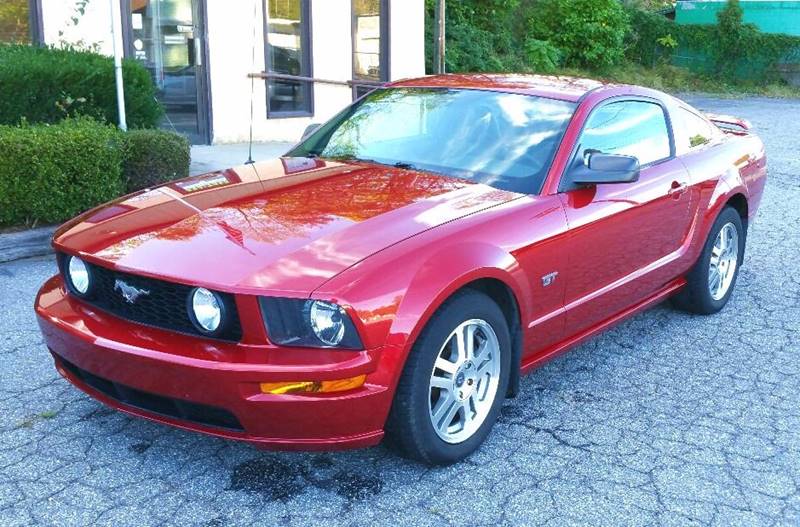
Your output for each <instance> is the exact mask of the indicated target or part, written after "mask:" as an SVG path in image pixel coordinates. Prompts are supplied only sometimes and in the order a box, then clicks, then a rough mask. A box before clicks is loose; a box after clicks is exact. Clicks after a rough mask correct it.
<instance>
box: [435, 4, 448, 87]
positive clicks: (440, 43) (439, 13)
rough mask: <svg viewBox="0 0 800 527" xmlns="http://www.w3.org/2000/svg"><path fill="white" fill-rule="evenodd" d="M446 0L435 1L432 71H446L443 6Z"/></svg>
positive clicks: (444, 6)
mask: <svg viewBox="0 0 800 527" xmlns="http://www.w3.org/2000/svg"><path fill="white" fill-rule="evenodd" d="M445 4H446V0H437V2H436V26H435V27H434V37H435V38H436V50H435V53H434V57H433V69H434V73H446V71H445V70H446V67H445V60H444V58H445V51H446V50H445V48H446V39H445V34H446V32H445V10H446V9H445V8H446V5H445Z"/></svg>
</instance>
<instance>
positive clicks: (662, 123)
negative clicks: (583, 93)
mask: <svg viewBox="0 0 800 527" xmlns="http://www.w3.org/2000/svg"><path fill="white" fill-rule="evenodd" d="M593 152H602V153H604V154H620V155H627V156H634V157H636V158H637V159H638V160H639V164H640V165H642V166H644V165H648V164H650V163H654V162H656V161H660V160H662V159H666V158H668V157H669V156H670V153H671V150H670V142H669V131H668V128H667V120H666V118H665V117H664V110H663V109H662V108H661V106H659V105H658V104H655V103H651V102H645V101H620V102H612V103H610V104H606V105H604V106H601V107H600V108H598V109H597V110H595V111H594V112H593V113H592V115H591V116H590V117H589V120H588V121H587V122H586V125H585V127H584V130H583V134H582V135H581V142H580V148H579V152H578V155H579V158H583V159H584V160H585V159H586V158H587V155H588V154H590V153H593Z"/></svg>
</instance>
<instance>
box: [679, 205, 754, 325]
mask: <svg viewBox="0 0 800 527" xmlns="http://www.w3.org/2000/svg"><path fill="white" fill-rule="evenodd" d="M744 244H745V232H744V227H743V226H742V218H741V217H740V216H739V213H738V212H737V211H736V210H735V209H734V208H733V207H725V208H724V209H723V210H722V212H721V213H720V215H719V216H718V217H717V219H716V221H715V222H714V225H713V226H712V227H711V232H710V233H709V235H708V239H707V240H706V243H705V246H704V247H703V251H702V252H701V253H700V258H698V260H697V263H695V265H694V267H693V268H692V270H691V271H690V272H689V274H688V275H687V277H686V281H687V284H686V287H685V288H684V289H683V290H681V292H680V293H678V294H677V295H676V296H675V297H673V304H675V305H676V306H677V307H679V308H681V309H684V310H686V311H690V312H692V313H699V314H703V315H710V314H713V313H716V312H717V311H719V310H720V309H722V308H723V307H725V304H727V303H728V299H729V298H730V296H731V293H732V292H733V288H734V286H735V285H736V278H737V277H738V275H739V268H740V266H741V263H742V259H743V257H744Z"/></svg>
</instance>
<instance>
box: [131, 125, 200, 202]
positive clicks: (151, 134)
mask: <svg viewBox="0 0 800 527" xmlns="http://www.w3.org/2000/svg"><path fill="white" fill-rule="evenodd" d="M190 161H191V150H190V146H189V140H188V139H186V137H184V136H182V135H178V134H175V133H172V132H167V131H164V130H132V131H130V132H128V133H127V134H126V137H125V166H124V167H123V179H124V181H125V185H126V187H127V190H128V192H134V191H137V190H141V189H143V188H147V187H152V186H155V185H159V184H161V183H165V182H167V181H171V180H174V179H180V178H184V177H187V176H188V175H189V163H190Z"/></svg>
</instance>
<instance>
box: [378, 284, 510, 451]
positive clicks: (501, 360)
mask: <svg viewBox="0 0 800 527" xmlns="http://www.w3.org/2000/svg"><path fill="white" fill-rule="evenodd" d="M510 366H511V338H510V336H509V330H508V323H507V322H506V320H505V317H504V316H503V313H502V311H501V310H500V308H499V307H498V306H497V304H495V303H494V302H493V301H492V300H491V299H490V298H489V297H488V296H486V295H484V294H482V293H479V292H477V291H464V292H461V293H458V294H457V295H456V296H454V297H453V298H451V299H450V300H448V301H447V302H446V303H445V304H444V305H443V306H442V307H441V308H440V309H439V311H438V312H437V313H436V314H435V315H434V316H433V318H431V320H430V322H429V323H428V325H427V326H426V327H425V329H424V330H423V332H422V333H421V334H420V336H419V338H418V339H417V341H416V343H415V344H414V347H413V348H412V350H411V353H410V355H409V357H408V360H407V361H406V366H405V368H404V370H403V374H402V375H401V378H400V382H399V384H398V387H397V391H396V392H395V399H394V402H393V404H392V410H391V412H390V415H389V420H388V422H387V425H386V430H387V436H388V439H389V441H390V443H391V444H393V445H394V446H395V447H396V448H397V449H399V450H400V451H401V453H403V454H404V455H406V456H408V457H411V458H414V459H417V460H419V461H423V462H426V463H431V464H446V463H452V462H455V461H458V460H460V459H463V458H464V457H466V456H468V455H469V454H471V453H472V452H473V451H474V450H475V449H477V448H478V446H480V444H481V443H482V442H483V440H484V439H485V438H486V436H487V435H488V434H489V431H490V430H491V428H492V426H493V425H494V422H495V420H496V419H497V414H498V412H499V410H500V406H501V405H502V403H503V401H502V399H503V397H502V394H505V393H506V390H507V387H508V378H509V371H510Z"/></svg>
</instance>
